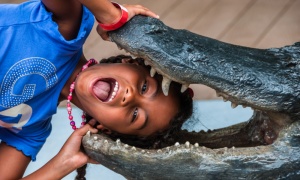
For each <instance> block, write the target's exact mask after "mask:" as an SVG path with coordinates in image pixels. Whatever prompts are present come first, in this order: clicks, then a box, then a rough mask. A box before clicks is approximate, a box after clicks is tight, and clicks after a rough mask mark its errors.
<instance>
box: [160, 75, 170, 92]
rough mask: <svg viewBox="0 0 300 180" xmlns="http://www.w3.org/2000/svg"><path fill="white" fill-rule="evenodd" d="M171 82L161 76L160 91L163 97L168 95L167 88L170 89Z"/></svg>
mask: <svg viewBox="0 0 300 180" xmlns="http://www.w3.org/2000/svg"><path fill="white" fill-rule="evenodd" d="M171 82H172V81H171V80H170V79H169V78H167V77H165V76H163V80H162V83H161V86H162V91H163V93H164V95H165V96H168V94H169V88H170V84H171Z"/></svg>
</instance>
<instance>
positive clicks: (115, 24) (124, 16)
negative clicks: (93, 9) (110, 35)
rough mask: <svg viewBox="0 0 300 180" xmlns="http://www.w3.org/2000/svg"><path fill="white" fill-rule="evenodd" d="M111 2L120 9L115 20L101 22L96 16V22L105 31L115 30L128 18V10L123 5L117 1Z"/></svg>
mask: <svg viewBox="0 0 300 180" xmlns="http://www.w3.org/2000/svg"><path fill="white" fill-rule="evenodd" d="M112 4H113V5H114V6H115V7H116V8H119V9H120V10H121V17H120V18H119V19H118V20H117V21H116V22H113V23H112V24H103V23H101V22H100V21H98V20H97V18H96V20H97V22H98V23H99V26H100V27H101V28H102V29H104V30H106V31H113V30H116V29H118V28H120V27H122V26H123V25H124V24H125V23H126V22H127V20H128V10H127V9H126V8H125V7H124V6H122V5H120V4H118V3H115V2H112Z"/></svg>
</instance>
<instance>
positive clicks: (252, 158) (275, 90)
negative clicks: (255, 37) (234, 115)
mask: <svg viewBox="0 0 300 180" xmlns="http://www.w3.org/2000/svg"><path fill="white" fill-rule="evenodd" d="M109 35H110V38H111V40H112V41H113V42H114V43H116V44H117V46H118V47H119V48H122V49H124V50H126V51H127V52H129V53H131V54H132V55H134V56H136V57H142V58H144V59H145V63H146V64H148V65H150V66H151V67H152V70H151V73H155V72H157V73H159V74H161V75H163V77H164V78H163V83H162V88H163V91H164V93H165V94H167V93H168V86H169V84H170V82H171V81H176V82H179V83H181V84H182V88H183V89H185V88H186V87H188V86H189V84H204V85H206V86H209V87H211V88H213V89H215V90H216V93H217V95H219V96H221V97H223V98H224V100H226V101H227V100H228V101H231V103H232V107H236V106H237V105H242V106H245V107H251V108H252V109H253V115H252V117H251V118H250V119H249V120H248V121H246V122H243V123H238V124H235V125H232V126H230V127H225V128H221V129H216V130H212V131H207V132H204V131H200V132H194V131H192V132H189V131H188V130H181V131H180V132H178V134H179V136H178V137H179V138H178V139H177V141H178V143H176V144H173V145H169V146H167V147H164V148H162V149H141V148H138V147H135V146H130V145H127V144H124V143H122V142H120V141H119V140H117V141H112V140H111V139H110V138H108V137H106V136H105V135H103V134H87V135H86V136H84V138H83V146H84V149H85V151H86V153H87V154H88V155H89V156H90V157H92V158H94V159H95V160H97V161H99V162H101V164H103V165H104V166H106V167H108V168H109V169H111V170H113V171H115V172H117V173H119V174H121V175H123V176H124V177H125V178H127V179H204V178H206V179H222V180H223V179H263V178H266V179H297V178H298V179H299V177H300V121H299V120H300V73H299V72H300V43H295V44H293V45H290V46H285V47H280V48H270V49H255V48H249V47H243V46H237V45H233V44H228V43H225V42H221V41H218V40H215V39H211V38H208V37H204V36H201V35H198V34H194V33H192V32H189V31H187V30H180V29H173V28H171V27H168V26H166V25H165V24H163V22H161V21H160V20H158V19H154V18H150V17H143V16H136V17H134V18H133V19H132V20H131V21H129V22H128V23H127V24H126V25H125V26H124V27H122V28H120V29H119V30H116V31H113V32H111V33H110V34H109ZM178 72H180V73H178Z"/></svg>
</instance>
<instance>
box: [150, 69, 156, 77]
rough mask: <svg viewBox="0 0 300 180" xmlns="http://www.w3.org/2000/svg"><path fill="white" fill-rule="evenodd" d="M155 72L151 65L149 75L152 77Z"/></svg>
mask: <svg viewBox="0 0 300 180" xmlns="http://www.w3.org/2000/svg"><path fill="white" fill-rule="evenodd" d="M155 73H156V70H155V69H154V68H153V67H151V70H150V76H151V77H154V76H155Z"/></svg>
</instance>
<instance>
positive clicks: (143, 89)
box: [142, 81, 147, 94]
mask: <svg viewBox="0 0 300 180" xmlns="http://www.w3.org/2000/svg"><path fill="white" fill-rule="evenodd" d="M146 90H147V81H145V83H144V84H143V86H142V94H144V93H145V91H146Z"/></svg>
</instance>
